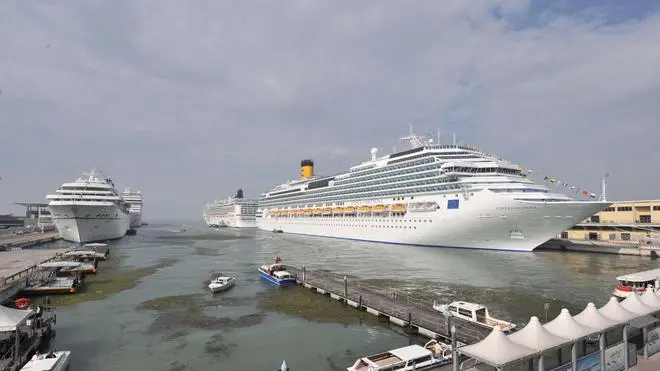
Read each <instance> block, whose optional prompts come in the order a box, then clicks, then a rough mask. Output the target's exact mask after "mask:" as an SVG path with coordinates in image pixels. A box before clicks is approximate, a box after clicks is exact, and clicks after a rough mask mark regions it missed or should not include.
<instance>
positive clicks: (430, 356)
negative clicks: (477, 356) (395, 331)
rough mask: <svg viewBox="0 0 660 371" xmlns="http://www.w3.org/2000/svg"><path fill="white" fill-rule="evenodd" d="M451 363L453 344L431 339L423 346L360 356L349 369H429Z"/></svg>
mask: <svg viewBox="0 0 660 371" xmlns="http://www.w3.org/2000/svg"><path fill="white" fill-rule="evenodd" d="M448 363H451V346H449V345H447V344H444V343H440V342H438V341H436V340H431V341H429V342H428V343H426V344H425V345H424V346H423V347H422V346H419V345H409V346H407V347H403V348H398V349H393V350H390V351H389V352H384V353H378V354H374V355H372V356H369V357H364V358H360V359H358V360H356V361H355V363H354V364H353V366H351V367H348V368H347V369H346V370H347V371H379V370H383V371H385V370H387V371H409V370H428V369H432V368H436V367H438V366H441V365H443V364H448Z"/></svg>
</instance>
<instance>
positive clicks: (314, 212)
mask: <svg viewBox="0 0 660 371" xmlns="http://www.w3.org/2000/svg"><path fill="white" fill-rule="evenodd" d="M312 214H314V215H319V214H321V209H314V211H313V213H312Z"/></svg>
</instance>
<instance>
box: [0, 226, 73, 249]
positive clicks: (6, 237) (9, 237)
mask: <svg viewBox="0 0 660 371" xmlns="http://www.w3.org/2000/svg"><path fill="white" fill-rule="evenodd" d="M59 239H61V236H60V233H59V232H58V231H51V232H43V233H42V232H28V233H21V234H13V233H6V234H3V235H0V251H3V250H9V249H12V248H24V247H29V246H34V245H40V244H44V243H49V242H54V241H57V240H59Z"/></svg>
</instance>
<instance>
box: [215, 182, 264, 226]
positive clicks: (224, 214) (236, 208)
mask: <svg viewBox="0 0 660 371" xmlns="http://www.w3.org/2000/svg"><path fill="white" fill-rule="evenodd" d="M257 205H258V201H257V200H254V199H247V198H243V190H242V189H239V190H238V191H237V192H236V195H235V196H234V197H228V198H225V199H218V200H215V202H214V203H212V204H207V205H206V208H205V209H204V212H203V216H204V221H205V222H206V224H207V225H208V226H209V227H221V228H222V227H233V228H256V227H257V218H256V215H257Z"/></svg>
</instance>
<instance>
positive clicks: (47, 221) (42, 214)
mask: <svg viewBox="0 0 660 371" xmlns="http://www.w3.org/2000/svg"><path fill="white" fill-rule="evenodd" d="M15 204H16V205H21V206H25V208H26V210H25V227H33V226H35V227H37V228H40V229H42V230H44V231H46V230H54V229H55V223H53V218H52V216H51V215H50V211H48V204H47V203H43V202H16V203H15Z"/></svg>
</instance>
